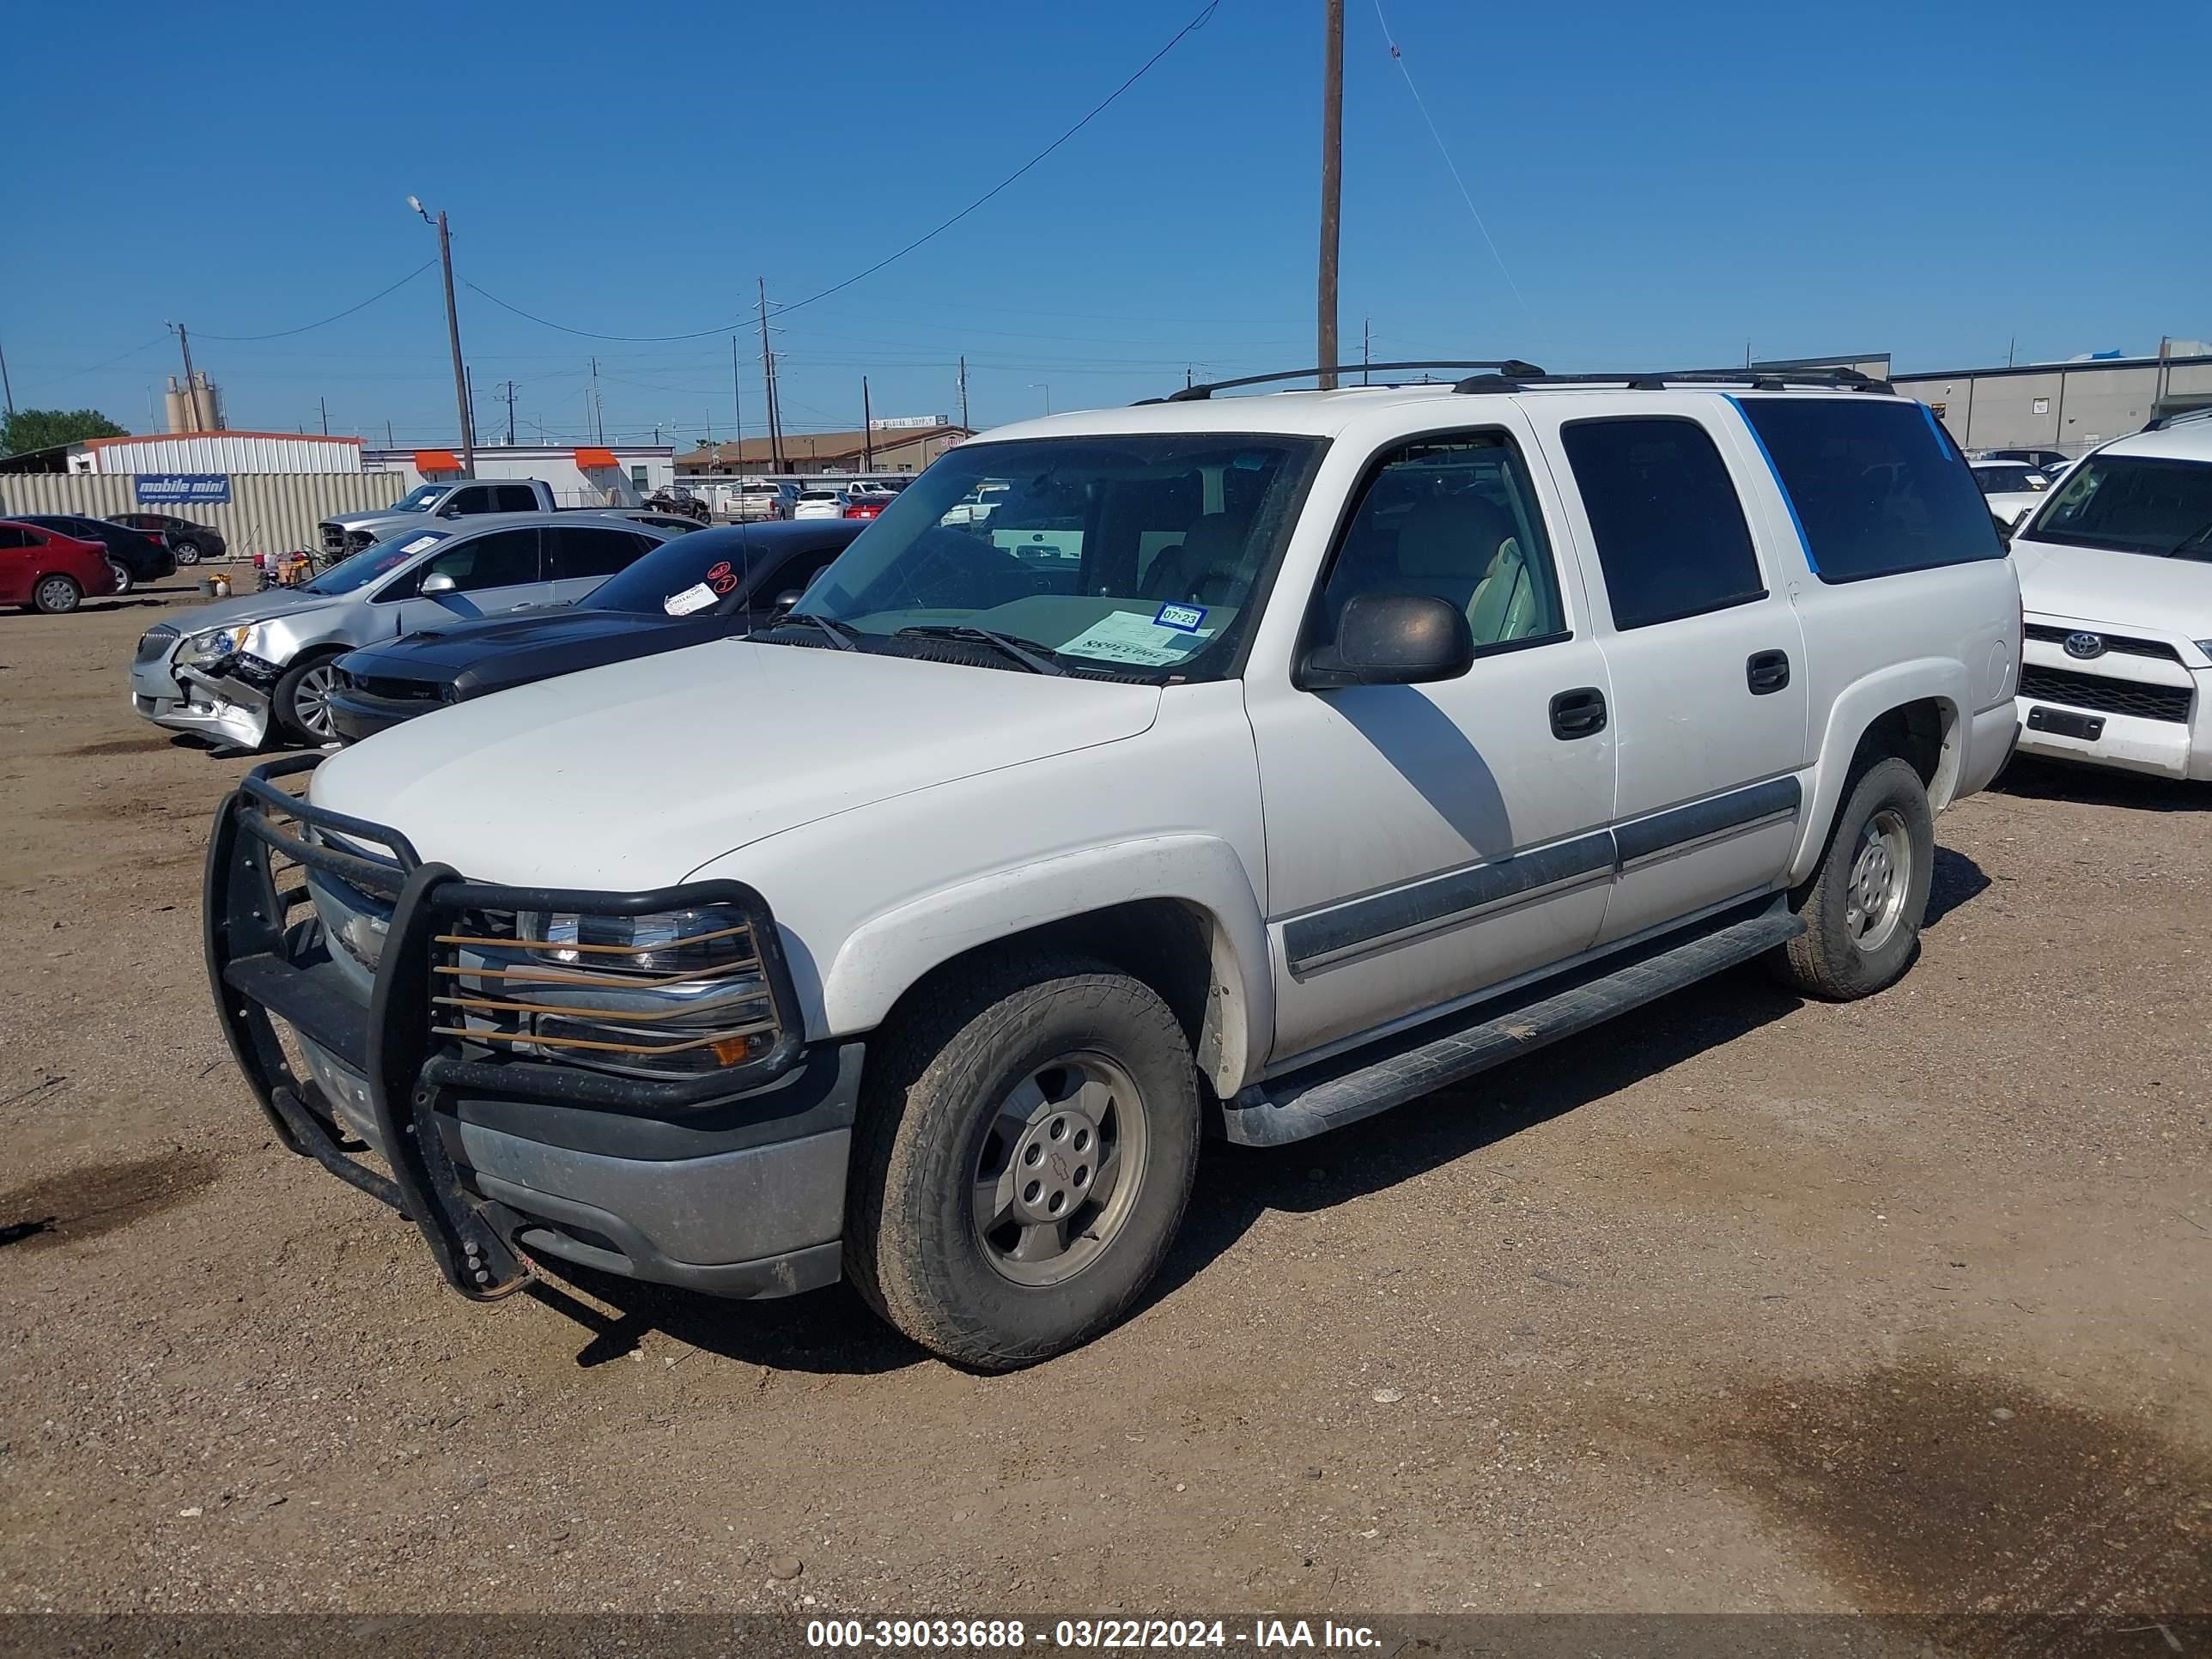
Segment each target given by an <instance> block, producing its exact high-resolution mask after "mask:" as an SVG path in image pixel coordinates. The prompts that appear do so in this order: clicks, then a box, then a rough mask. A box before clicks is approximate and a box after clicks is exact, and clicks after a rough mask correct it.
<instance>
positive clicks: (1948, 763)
mask: <svg viewBox="0 0 2212 1659" xmlns="http://www.w3.org/2000/svg"><path fill="white" fill-rule="evenodd" d="M1969 685H1970V681H1969V678H1968V676H1967V673H1966V665H1965V664H1964V663H1961V662H1959V661H1957V660H1955V659H1951V658H1947V657H1922V658H1917V659H1914V660H1913V661H1911V662H1901V663H1893V664H1891V665H1889V666H1887V667H1886V668H1881V669H1878V670H1876V671H1875V672H1873V673H1871V674H1869V675H1867V676H1866V677H1865V678H1863V679H1858V680H1854V681H1852V682H1851V684H1849V685H1847V686H1845V687H1844V689H1843V690H1842V691H1841V692H1839V693H1838V695H1837V696H1836V698H1835V700H1834V702H1832V703H1830V704H1829V705H1828V726H1827V730H1826V732H1822V733H1821V735H1820V752H1819V753H1818V755H1817V756H1816V757H1814V759H1815V764H1814V771H1813V788H1812V798H1811V799H1810V800H1809V801H1808V803H1807V805H1806V811H1805V816H1804V818H1803V820H1802V823H1801V824H1800V826H1799V829H1798V837H1797V848H1796V853H1795V854H1793V855H1792V856H1791V858H1790V885H1791V886H1793V887H1794V886H1796V885H1797V884H1799V883H1801V882H1803V881H1806V880H1808V878H1810V877H1811V876H1812V873H1813V869H1814V866H1815V865H1817V864H1818V863H1819V862H1820V854H1821V853H1822V851H1823V850H1824V849H1826V847H1827V844H1828V826H1829V825H1830V823H1832V822H1833V821H1834V818H1835V816H1836V811H1837V809H1838V807H1839V806H1840V805H1842V803H1843V794H1844V781H1845V780H1846V779H1847V778H1848V777H1849V776H1850V769H1851V757H1853V756H1854V755H1856V754H1857V752H1858V746H1859V739H1860V738H1863V737H1864V736H1865V735H1866V733H1867V729H1868V728H1869V726H1872V725H1873V724H1874V723H1875V721H1876V720H1879V719H1881V716H1882V715H1884V714H1887V713H1888V712H1889V711H1890V710H1891V709H1893V708H1899V707H1900V706H1902V705H1903V704H1905V703H1909V702H1935V703H1936V704H1937V705H1938V706H1939V707H1940V708H1942V714H1943V753H1942V758H1941V759H1940V760H1939V761H1938V762H1937V763H1936V778H1935V781H1933V782H1932V783H1931V784H1929V788H1928V804H1929V806H1930V807H1932V808H1934V809H1935V810H1936V811H1942V808H1943V806H1944V805H1946V804H1948V801H1949V800H1950V798H1951V792H1952V790H1953V789H1954V787H1956V784H1957V781H1958V776H1959V761H1960V742H1961V741H1962V738H1963V733H1962V732H1961V729H1960V720H1961V719H1962V718H1963V716H1962V714H1961V711H1962V710H1964V709H1966V708H1968V707H1969V706H1970V705H1971V703H1972V697H1971V696H1970V695H1969Z"/></svg>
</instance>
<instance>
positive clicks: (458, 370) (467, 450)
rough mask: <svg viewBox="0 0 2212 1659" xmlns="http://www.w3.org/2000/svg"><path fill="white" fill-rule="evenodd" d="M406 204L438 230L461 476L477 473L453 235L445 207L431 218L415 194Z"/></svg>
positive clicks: (475, 426)
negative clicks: (463, 361) (455, 296)
mask: <svg viewBox="0 0 2212 1659" xmlns="http://www.w3.org/2000/svg"><path fill="white" fill-rule="evenodd" d="M407 205H408V206H409V207H410V208H412V209H414V210H415V211H416V213H418V214H420V215H422V222H423V223H424V224H426V225H435V226H436V227H437V230H438V258H439V262H440V263H441V264H443V265H444V266H445V269H446V337H447V339H448V340H450V341H451V342H452V343H453V406H454V408H455V409H456V410H459V413H460V417H461V476H462V477H465V478H473V477H476V476H477V423H476V421H475V418H474V416H473V415H472V414H471V410H470V409H469V374H468V370H467V369H465V368H463V367H462V366H461V313H460V312H459V310H458V309H457V308H456V307H454V304H453V234H452V233H451V232H449V231H448V230H447V228H446V210H444V209H443V208H441V209H439V210H438V216H437V217H436V218H435V219H433V218H432V217H431V216H430V210H428V208H426V207H424V206H423V205H422V197H419V196H410V197H408V198H407Z"/></svg>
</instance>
